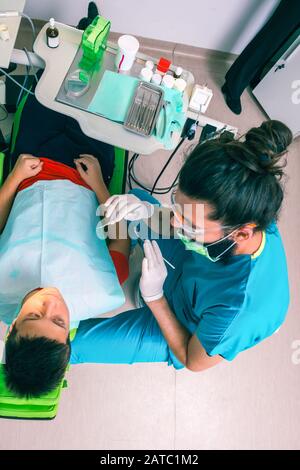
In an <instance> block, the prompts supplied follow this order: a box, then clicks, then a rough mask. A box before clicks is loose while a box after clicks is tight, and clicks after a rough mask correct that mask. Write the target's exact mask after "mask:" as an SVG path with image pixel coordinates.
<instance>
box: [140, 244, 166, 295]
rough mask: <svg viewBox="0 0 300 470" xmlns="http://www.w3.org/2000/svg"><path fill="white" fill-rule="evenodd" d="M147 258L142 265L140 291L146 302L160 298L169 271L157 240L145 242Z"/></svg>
mask: <svg viewBox="0 0 300 470" xmlns="http://www.w3.org/2000/svg"><path fill="white" fill-rule="evenodd" d="M144 253H145V258H144V259H143V265H142V276H141V279H140V291H141V294H142V297H143V299H144V300H145V302H152V301H153V300H158V299H160V298H161V297H162V296H163V295H164V293H163V285H164V282H165V280H166V277H167V275H168V271H167V268H166V265H165V262H164V260H163V257H162V254H161V251H160V249H159V246H158V244H157V243H156V241H152V242H150V241H149V240H146V241H145V242H144Z"/></svg>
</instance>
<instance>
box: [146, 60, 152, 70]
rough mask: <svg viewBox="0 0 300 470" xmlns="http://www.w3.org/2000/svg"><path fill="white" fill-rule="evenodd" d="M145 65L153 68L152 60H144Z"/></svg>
mask: <svg viewBox="0 0 300 470" xmlns="http://www.w3.org/2000/svg"><path fill="white" fill-rule="evenodd" d="M145 66H146V67H147V69H149V70H153V67H154V63H153V62H152V60H146V64H145Z"/></svg>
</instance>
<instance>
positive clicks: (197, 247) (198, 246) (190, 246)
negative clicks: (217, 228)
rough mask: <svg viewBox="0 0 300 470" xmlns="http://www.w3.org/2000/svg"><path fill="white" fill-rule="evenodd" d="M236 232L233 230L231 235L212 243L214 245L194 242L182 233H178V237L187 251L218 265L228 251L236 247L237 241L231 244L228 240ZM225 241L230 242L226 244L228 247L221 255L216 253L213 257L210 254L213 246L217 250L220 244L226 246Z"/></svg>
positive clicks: (224, 248)
mask: <svg viewBox="0 0 300 470" xmlns="http://www.w3.org/2000/svg"><path fill="white" fill-rule="evenodd" d="M235 230H236V229H235ZM235 230H233V231H232V232H231V233H229V234H228V235H226V236H225V237H223V238H220V239H219V240H217V241H215V242H212V243H209V244H204V243H200V242H197V241H195V240H192V239H190V238H189V237H187V236H186V235H184V234H183V233H182V232H180V231H178V232H177V235H178V238H179V239H180V240H181V241H182V243H183V244H184V245H185V248H186V249H187V250H191V251H195V252H196V253H198V254H199V255H202V256H205V257H206V258H208V259H209V260H210V261H212V262H213V263H216V262H217V261H219V260H220V259H221V258H222V257H223V256H224V255H225V254H226V253H227V252H228V250H230V249H231V248H232V247H233V246H234V245H236V243H237V242H236V241H233V242H232V243H230V241H229V240H228V238H229V237H230V236H231V235H232V234H233V233H234V232H235ZM224 240H228V242H229V243H228V245H227V244H226V245H227V246H225V247H224V246H223V251H221V252H220V253H215V255H214V256H213V255H212V254H211V253H210V249H209V248H210V247H212V246H213V247H215V248H216V246H217V245H218V244H220V243H222V244H223V245H224V243H223V242H224ZM214 251H215V250H214Z"/></svg>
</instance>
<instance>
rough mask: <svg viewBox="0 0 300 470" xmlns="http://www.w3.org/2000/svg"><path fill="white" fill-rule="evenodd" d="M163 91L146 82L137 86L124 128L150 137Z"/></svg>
mask: <svg viewBox="0 0 300 470" xmlns="http://www.w3.org/2000/svg"><path fill="white" fill-rule="evenodd" d="M163 104H164V100H163V90H162V89H161V88H158V87H156V86H154V85H152V84H150V83H147V82H140V83H139V84H138V85H137V88H136V91H135V94H134V96H133V99H132V103H131V105H130V107H129V110H128V113H127V116H126V119H125V122H124V127H125V128H126V129H128V130H129V131H131V132H135V133H136V134H140V135H144V136H150V135H151V134H152V132H153V130H154V127H155V124H156V121H157V118H158V115H159V113H160V110H161V109H162V106H163Z"/></svg>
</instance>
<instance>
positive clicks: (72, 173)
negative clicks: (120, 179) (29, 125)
mask: <svg viewBox="0 0 300 470" xmlns="http://www.w3.org/2000/svg"><path fill="white" fill-rule="evenodd" d="M40 160H41V161H42V162H44V164H43V168H42V170H41V171H40V172H39V173H38V174H37V175H36V176H32V177H31V178H27V179H25V180H24V181H22V183H21V184H20V185H19V187H18V191H22V190H23V189H25V188H28V187H29V186H31V185H32V184H34V183H36V182H37V181H40V180H47V181H51V180H69V181H72V183H75V184H79V185H80V186H84V187H85V188H87V189H90V190H91V191H92V189H91V188H90V186H89V185H88V184H87V183H86V182H85V181H84V180H83V179H82V178H81V176H80V174H79V173H78V171H77V170H75V168H70V167H69V166H67V165H65V164H64V163H60V162H56V161H54V160H50V159H49V158H44V157H43V158H40ZM109 252H110V256H111V258H112V260H113V263H114V265H115V269H116V272H117V276H118V279H119V282H120V284H123V282H125V281H126V280H127V279H128V276H129V264H128V260H127V258H126V256H125V255H124V254H123V253H120V252H119V251H115V250H109Z"/></svg>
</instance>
